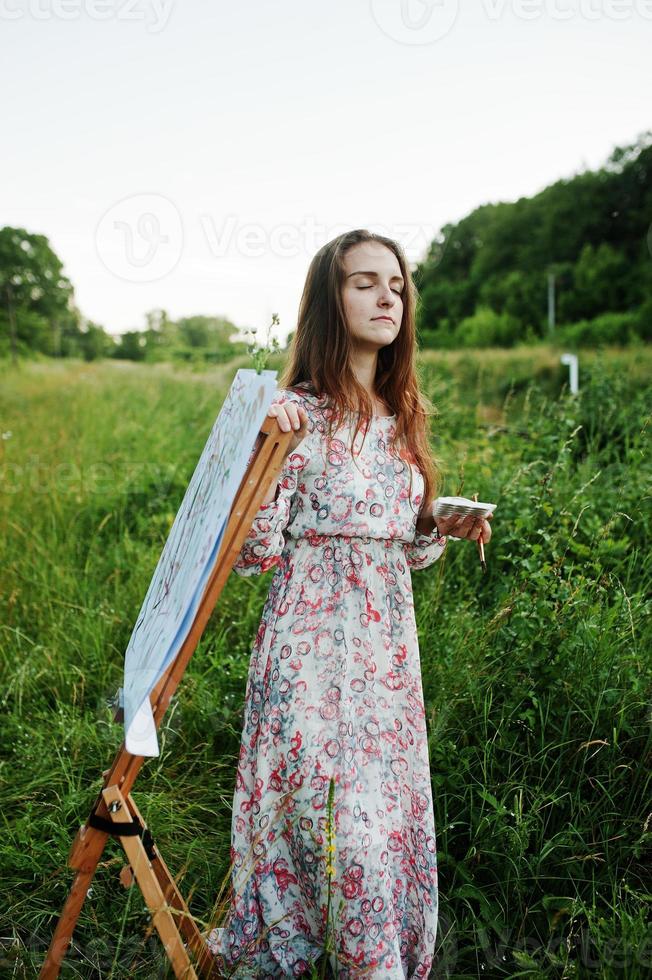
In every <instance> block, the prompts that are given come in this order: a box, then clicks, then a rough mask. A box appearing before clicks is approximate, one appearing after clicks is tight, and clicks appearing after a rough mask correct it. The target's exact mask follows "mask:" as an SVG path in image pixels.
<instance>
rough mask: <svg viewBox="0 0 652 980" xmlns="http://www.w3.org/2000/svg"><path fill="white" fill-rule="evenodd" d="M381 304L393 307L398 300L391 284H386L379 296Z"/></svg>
mask: <svg viewBox="0 0 652 980" xmlns="http://www.w3.org/2000/svg"><path fill="white" fill-rule="evenodd" d="M378 302H379V304H380V306H383V307H388V306H389V307H391V306H393V305H394V303H395V302H396V293H394V292H392V290H391V289H390V288H389V286H385V287H384V288H383V290H382V291H381V294H380V296H379V298H378Z"/></svg>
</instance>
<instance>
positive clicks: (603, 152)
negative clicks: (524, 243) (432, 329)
mask: <svg viewBox="0 0 652 980" xmlns="http://www.w3.org/2000/svg"><path fill="white" fill-rule="evenodd" d="M0 20H1V21H2V22H3V23H2V24H1V25H0V27H1V29H2V58H1V59H0V80H1V83H2V92H3V100H2V105H3V113H2V115H3V120H2V153H1V154H0V177H1V180H0V225H7V224H8V225H12V226H18V227H24V228H26V229H27V230H28V231H30V232H35V233H40V234H43V235H46V236H47V237H48V239H49V240H50V244H51V245H52V247H53V248H54V250H55V251H56V253H57V254H58V255H59V257H60V258H61V259H62V261H63V263H64V269H65V272H66V274H67V275H68V277H69V278H70V279H71V281H72V283H73V286H74V287H75V293H76V301H77V304H78V306H79V307H80V309H81V311H82V313H83V314H84V315H85V316H86V317H88V318H90V319H92V320H94V321H95V322H97V323H100V324H102V325H103V326H104V327H105V329H107V330H108V331H109V332H111V333H119V332H122V331H124V330H128V329H141V328H142V327H144V324H145V321H144V314H145V313H146V311H148V310H150V309H153V308H157V307H163V308H164V309H166V310H167V311H168V313H169V315H170V316H171V317H173V318H176V317H179V316H184V315H192V314H200V313H203V314H216V315H222V316H227V317H229V318H230V319H232V320H233V321H234V322H235V323H236V324H237V325H238V326H240V327H246V326H252V327H257V328H258V331H259V335H260V334H261V333H262V334H265V333H266V329H267V326H268V324H269V322H270V321H271V316H272V313H278V314H279V316H280V318H281V326H280V330H279V331H278V336H279V337H285V335H286V334H287V332H288V331H290V330H292V329H293V328H294V325H295V321H296V314H297V308H298V302H299V297H300V293H301V288H302V285H303V281H304V279H305V275H306V271H307V268H308V264H309V262H310V259H311V257H312V255H313V254H314V253H315V251H316V250H317V249H318V248H319V247H320V245H322V244H323V243H324V242H325V241H328V240H329V239H330V238H332V237H333V236H334V235H336V234H338V233H339V232H340V231H343V230H345V229H349V228H355V227H367V228H370V229H372V230H377V231H382V232H385V233H386V234H389V235H391V236H392V237H396V238H398V239H399V240H400V241H401V242H402V243H403V245H404V246H405V248H406V250H407V252H408V256H409V258H410V259H411V260H413V261H414V260H416V259H418V258H419V257H420V256H421V254H422V252H423V250H424V249H425V248H426V246H427V244H428V242H429V241H430V240H431V239H432V237H433V236H434V235H435V233H436V232H437V230H438V229H439V228H440V227H441V226H442V225H443V224H444V223H445V222H448V221H456V220H458V219H459V218H461V217H463V216H464V215H465V214H467V213H468V212H469V211H470V210H471V209H473V208H474V207H476V206H477V205H479V204H482V203H485V202H490V201H511V200H516V199H517V198H518V197H520V196H523V195H528V196H529V195H532V194H535V193H536V192H537V191H538V190H540V189H541V188H542V187H544V186H545V185H547V184H549V183H551V182H552V181H554V180H555V179H557V178H559V177H566V176H571V175H572V174H574V173H577V172H578V171H580V170H583V169H585V168H587V167H590V168H594V167H598V166H600V165H601V164H602V163H603V162H604V160H605V159H606V157H607V156H608V154H609V153H610V152H611V150H612V149H613V147H614V146H615V145H623V144H626V143H631V142H633V141H634V140H635V138H636V137H637V136H638V135H639V134H640V133H641V132H643V131H645V130H647V129H649V128H651V127H652V112H651V111H650V106H651V105H652V101H651V99H650V93H651V92H652V84H651V82H652V77H651V76H652V58H650V56H649V53H650V50H651V47H652V44H651V42H652V0H510V2H506V0H468V2H467V0H460V2H459V3H456V2H455V0H428V2H426V3H424V2H422V0H276V2H274V3H272V2H265V0H248V2H243V3H235V2H231V3H228V4H225V3H223V2H220V0H183V2H182V0H172V2H169V0H0Z"/></svg>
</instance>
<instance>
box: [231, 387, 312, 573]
mask: <svg viewBox="0 0 652 980" xmlns="http://www.w3.org/2000/svg"><path fill="white" fill-rule="evenodd" d="M287 401H293V402H295V404H297V405H302V406H303V407H304V408H305V409H306V411H307V413H308V416H309V419H310V409H309V408H308V407H307V406H306V404H305V402H304V400H303V399H302V397H301V396H300V395H297V394H296V393H295V392H293V391H288V390H285V389H282V390H281V391H278V392H277V393H276V395H275V396H274V398H273V400H272V402H271V404H272V405H278V404H283V402H287ZM311 426H313V427H314V421H312V420H309V423H308V433H307V435H306V437H305V438H304V439H303V441H302V442H300V443H299V445H298V446H297V447H296V449H295V450H294V452H292V453H290V455H289V456H287V457H286V459H285V462H284V463H283V467H282V469H281V472H280V473H279V476H278V489H277V491H276V497H275V499H274V500H271V501H270V502H269V503H267V504H261V505H260V507H259V509H258V512H257V514H256V516H255V517H254V522H253V525H252V527H251V530H250V531H249V533H248V535H247V537H246V538H245V540H244V544H243V545H242V548H241V549H240V553H239V555H238V557H237V558H236V560H235V562H234V563H233V566H232V567H233V571H234V572H237V574H238V575H243V576H248V575H261V574H262V573H263V572H266V571H267V570H268V569H269V568H273V567H274V566H276V565H278V564H279V563H280V560H281V553H282V551H283V548H284V547H285V541H286V535H285V531H286V528H287V526H288V524H289V523H290V508H291V505H292V499H293V497H294V495H295V492H296V490H297V487H298V485H299V477H300V474H301V472H302V470H303V469H304V468H305V466H306V464H307V462H308V460H309V459H310V456H311V452H312V450H311V448H310V442H311ZM254 453H255V449H254V450H252V451H251V454H250V456H249V460H248V462H247V466H249V464H250V463H251V461H252V459H253V458H254Z"/></svg>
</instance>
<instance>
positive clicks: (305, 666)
mask: <svg viewBox="0 0 652 980" xmlns="http://www.w3.org/2000/svg"><path fill="white" fill-rule="evenodd" d="M275 401H276V402H279V403H283V402H286V401H294V402H295V403H296V404H299V405H303V407H304V408H305V409H306V412H307V414H308V416H309V419H310V422H309V432H308V435H307V436H306V438H305V439H304V440H303V441H302V442H301V443H300V445H299V446H298V447H297V448H296V450H295V451H294V452H293V453H292V454H291V455H290V456H289V457H288V458H287V459H286V461H285V465H284V469H283V471H282V474H281V478H280V489H279V491H278V494H277V498H276V499H275V500H274V501H272V502H271V503H268V504H263V505H262V506H261V508H260V510H259V512H258V514H257V515H256V518H255V520H254V523H253V527H252V528H251V531H250V533H249V536H248V537H247V539H246V541H245V543H244V545H243V548H242V550H241V552H240V555H239V556H238V559H237V561H236V563H235V565H234V570H235V571H236V572H237V573H238V574H240V575H243V576H247V575H257V574H260V573H261V572H264V571H266V570H267V569H270V568H273V569H274V575H273V578H272V581H271V585H270V590H269V595H268V597H267V601H266V603H265V607H264V610H263V615H262V619H261V622H260V627H259V629H258V633H257V636H256V639H255V643H254V646H253V650H252V654H251V661H250V667H249V674H248V679H247V686H246V693H245V712H244V723H243V731H242V741H241V748H240V757H239V763H238V768H237V774H236V785H235V794H234V799H233V817H232V839H231V859H232V865H233V870H232V895H231V906H230V912H229V915H228V918H227V921H226V922H225V923H223V925H222V927H220V928H218V929H215V930H213V931H212V932H211V933H210V935H209V937H208V940H209V945H210V947H211V949H212V951H213V952H214V954H215V955H216V956H217V958H218V962H219V963H220V966H221V967H222V969H223V971H224V975H225V976H237V977H243V978H244V977H247V978H248V977H252V978H253V977H256V978H272V977H274V978H277V977H285V976H287V977H296V976H301V975H302V974H303V973H304V972H305V971H306V970H307V969H308V966H309V963H310V962H311V961H315V960H317V958H318V957H319V956H320V954H321V953H322V952H323V950H324V942H325V935H326V929H327V926H328V934H329V936H330V937H331V940H330V941H331V943H332V945H333V947H334V951H333V952H332V953H331V955H330V957H329V958H330V963H331V967H332V968H333V971H334V974H335V976H336V977H338V978H344V980H348V978H350V977H362V976H368V977H370V978H374V980H381V978H383V980H390V978H391V980H404V978H406V977H409V978H412V977H419V978H426V977H428V975H429V973H430V970H431V967H432V962H433V954H434V948H435V938H436V932H437V913H438V890H437V853H436V843H435V824H434V812H433V802H432V790H431V783H430V766H429V757H428V740H427V731H426V719H425V712H424V703H423V690H422V681H421V667H420V660H419V645H418V639H417V630H416V623H415V617H414V603H413V594H412V584H411V570H414V569H424V568H427V567H428V566H429V565H431V564H432V563H433V562H435V561H436V560H437V559H438V558H439V557H440V556H441V554H442V553H443V551H444V548H445V545H446V541H447V539H446V537H445V536H442V537H439V536H437V534H436V532H435V533H433V534H432V535H423V534H420V533H418V532H416V519H417V513H418V510H419V507H420V504H421V500H422V493H423V476H422V475H421V473H420V471H419V470H418V469H417V467H416V466H415V465H414V463H413V462H410V461H408V460H407V459H406V458H400V457H399V456H398V455H397V454H396V453H395V454H391V453H390V444H389V440H390V435H391V433H392V432H393V429H394V423H395V417H394V416H391V417H383V416H376V417H374V418H373V419H372V420H371V421H370V422H369V424H368V426H367V428H366V430H364V429H363V430H362V431H361V432H360V433H358V436H357V441H356V446H355V451H356V452H357V450H358V448H360V452H359V455H355V456H352V455H351V452H350V450H349V448H348V447H349V445H350V436H351V429H350V423H347V424H346V426H345V427H344V429H341V430H339V431H338V432H337V433H336V434H335V436H334V438H333V439H332V441H331V442H330V444H328V445H327V442H326V421H327V417H328V412H329V410H328V409H327V408H326V407H325V403H324V401H323V400H322V399H320V398H319V397H318V396H315V395H314V394H311V393H310V392H309V391H307V390H306V389H303V390H301V391H299V390H298V389H292V390H287V389H285V390H281V391H279V392H278V393H277V395H276V397H275ZM363 435H364V441H363ZM410 469H411V470H412V481H413V482H412V490H411V492H410V488H409V471H410ZM331 779H332V780H333V789H334V801H333V808H332V810H331V813H332V822H331V823H330V825H329V813H328V807H327V802H328V794H329V786H330V782H331ZM329 826H330V828H331V829H332V831H333V836H332V840H331V839H330V838H329V837H328V834H327V831H328V829H329ZM329 842H330V844H331V847H333V846H334V851H332V850H331V851H328V850H327V848H328V845H329ZM329 890H330V906H328V897H329ZM327 907H328V908H327ZM327 911H328V914H327ZM236 966H237V969H236Z"/></svg>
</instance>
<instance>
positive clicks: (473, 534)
mask: <svg viewBox="0 0 652 980" xmlns="http://www.w3.org/2000/svg"><path fill="white" fill-rule="evenodd" d="M493 516H494V515H493V514H488V515H487V517H474V516H473V514H467V515H466V516H465V517H460V516H459V514H453V515H452V516H451V517H437V518H436V522H437V528H438V530H439V533H440V534H442V535H443V534H446V535H450V537H452V538H468V540H469V541H477V540H478V539H480V538H482V543H483V544H487V542H488V541H489V540H490V539H491V526H490V524H489V521H491V520H492V519H493Z"/></svg>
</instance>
